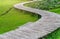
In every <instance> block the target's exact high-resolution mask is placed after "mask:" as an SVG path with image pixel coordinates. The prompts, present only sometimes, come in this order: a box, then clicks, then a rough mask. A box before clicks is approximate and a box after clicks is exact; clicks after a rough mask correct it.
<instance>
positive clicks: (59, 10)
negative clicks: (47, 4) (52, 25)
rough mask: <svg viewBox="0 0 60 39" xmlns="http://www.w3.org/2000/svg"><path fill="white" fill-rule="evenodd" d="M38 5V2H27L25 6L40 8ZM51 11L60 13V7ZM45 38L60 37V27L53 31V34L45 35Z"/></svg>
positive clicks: (54, 38) (59, 38)
mask: <svg viewBox="0 0 60 39" xmlns="http://www.w3.org/2000/svg"><path fill="white" fill-rule="evenodd" d="M37 5H38V2H32V3H28V4H25V6H28V7H32V8H37V9H40V7H38V6H37ZM49 11H50V12H55V13H57V14H60V8H55V9H51V10H49ZM44 39H60V28H59V29H57V30H56V31H54V32H52V33H51V34H49V35H47V36H45V37H44Z"/></svg>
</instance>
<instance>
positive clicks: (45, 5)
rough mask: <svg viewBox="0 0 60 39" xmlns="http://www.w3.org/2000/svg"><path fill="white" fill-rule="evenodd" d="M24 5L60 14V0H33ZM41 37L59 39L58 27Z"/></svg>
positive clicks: (59, 30) (59, 31)
mask: <svg viewBox="0 0 60 39" xmlns="http://www.w3.org/2000/svg"><path fill="white" fill-rule="evenodd" d="M25 6H28V7H32V8H36V9H41V10H47V11H50V12H55V13H57V14H60V0H42V1H38V0H37V1H35V2H31V3H28V4H25ZM39 39H40V38H39ZM43 39H60V28H59V29H57V30H56V31H54V32H52V33H50V34H48V35H47V36H45V37H43Z"/></svg>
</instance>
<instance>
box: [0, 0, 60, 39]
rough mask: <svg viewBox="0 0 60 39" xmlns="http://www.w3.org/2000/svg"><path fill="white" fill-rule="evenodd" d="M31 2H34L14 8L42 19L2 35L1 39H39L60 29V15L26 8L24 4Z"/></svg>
mask: <svg viewBox="0 0 60 39" xmlns="http://www.w3.org/2000/svg"><path fill="white" fill-rule="evenodd" d="M30 2H33V1H29V2H24V3H19V4H16V5H14V7H15V8H17V9H21V10H25V11H29V12H33V13H36V14H39V15H41V16H42V17H41V19H39V20H37V21H36V22H34V23H32V22H29V23H27V24H25V25H23V26H21V27H19V28H18V29H16V30H14V31H10V32H7V33H5V34H3V35H0V39H38V38H39V37H43V36H45V35H47V34H49V33H51V32H52V31H54V30H56V29H57V28H59V27H60V15H58V14H55V13H53V12H48V11H44V10H38V9H35V8H30V7H26V6H24V4H26V3H30Z"/></svg>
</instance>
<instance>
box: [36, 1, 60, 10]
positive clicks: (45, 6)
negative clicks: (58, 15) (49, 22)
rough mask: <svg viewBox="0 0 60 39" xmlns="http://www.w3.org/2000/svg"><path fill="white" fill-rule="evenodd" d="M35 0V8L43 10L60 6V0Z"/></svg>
mask: <svg viewBox="0 0 60 39" xmlns="http://www.w3.org/2000/svg"><path fill="white" fill-rule="evenodd" d="M37 2H38V3H37V6H36V8H41V9H45V10H49V9H53V8H58V7H60V0H42V1H37Z"/></svg>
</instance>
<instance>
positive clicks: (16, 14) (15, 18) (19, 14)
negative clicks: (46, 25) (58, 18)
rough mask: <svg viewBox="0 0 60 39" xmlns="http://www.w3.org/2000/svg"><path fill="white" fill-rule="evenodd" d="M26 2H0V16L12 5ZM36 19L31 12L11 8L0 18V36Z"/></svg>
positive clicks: (2, 0) (13, 0)
mask: <svg viewBox="0 0 60 39" xmlns="http://www.w3.org/2000/svg"><path fill="white" fill-rule="evenodd" d="M23 1H27V0H0V15H1V14H3V13H4V12H6V11H7V10H8V9H9V8H11V7H13V5H14V4H16V3H19V2H23ZM37 19H38V18H37V16H32V14H31V12H27V11H23V10H18V9H15V8H12V9H11V10H10V11H9V12H8V13H6V14H4V15H2V16H0V34H3V33H5V32H8V31H10V30H14V29H16V28H18V27H19V26H20V25H23V24H25V23H27V22H34V21H36V20H37Z"/></svg>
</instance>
